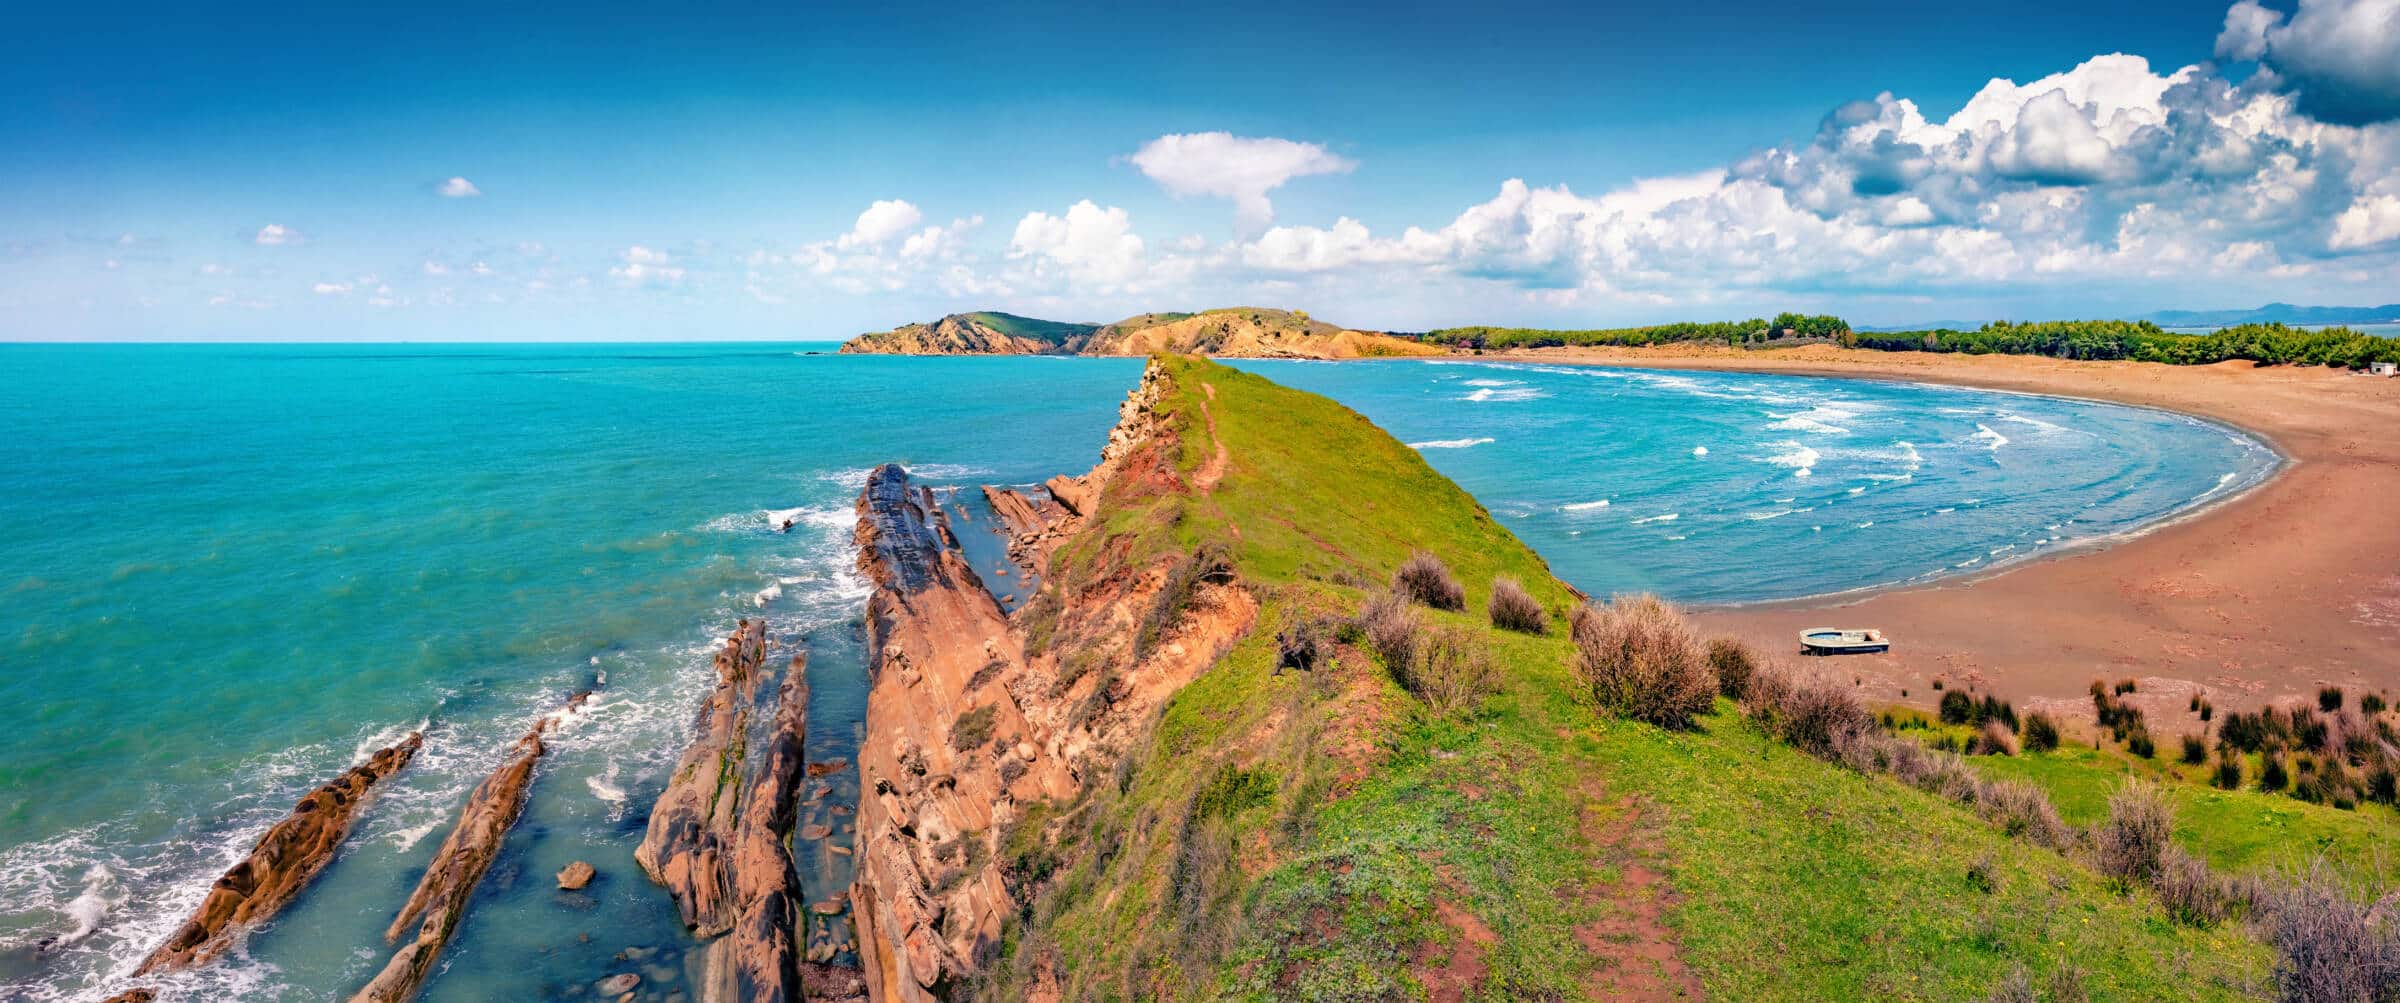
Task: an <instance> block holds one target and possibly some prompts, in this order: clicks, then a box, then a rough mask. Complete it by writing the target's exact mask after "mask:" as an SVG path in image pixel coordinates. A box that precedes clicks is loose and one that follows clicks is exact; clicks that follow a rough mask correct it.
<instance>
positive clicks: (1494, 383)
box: [1466, 380, 1525, 387]
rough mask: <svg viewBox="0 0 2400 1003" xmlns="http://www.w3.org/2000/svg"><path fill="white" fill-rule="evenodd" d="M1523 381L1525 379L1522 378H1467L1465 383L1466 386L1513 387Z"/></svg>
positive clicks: (1520, 384)
mask: <svg viewBox="0 0 2400 1003" xmlns="http://www.w3.org/2000/svg"><path fill="white" fill-rule="evenodd" d="M1524 383H1525V381H1524V380H1468V381H1466V385H1467V386H1470V387H1514V386H1522V385H1523V384H1524Z"/></svg>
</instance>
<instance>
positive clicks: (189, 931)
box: [135, 732, 425, 975]
mask: <svg viewBox="0 0 2400 1003" xmlns="http://www.w3.org/2000/svg"><path fill="white" fill-rule="evenodd" d="M424 745H425V736H423V735H421V734H418V733H416V732H410V733H409V735H408V737H407V738H406V739H403V740H402V741H401V742H400V743H399V744H397V745H394V746H392V747H391V748H388V749H384V750H382V751H380V752H377V753H375V754H374V755H372V756H369V757H367V761H366V762H364V763H360V764H358V765H357V766H353V767H351V768H350V769H349V770H347V771H345V772H344V773H343V774H342V775H341V776H338V777H335V778H333V779H332V780H329V781H326V782H325V785H324V786H322V787H319V788H317V789H316V790H313V791H310V792H308V794H307V796H305V797H302V798H301V799H300V803H299V804H297V805H294V806H293V807H292V813H291V814H289V815H286V816H284V818H283V821H280V822H277V823H275V824H274V826H272V827H270V828H269V829H268V830H267V832H266V834H265V835H263V836H260V837H258V845H256V846H254V847H252V848H251V850H250V855H249V856H247V857H244V858H242V862H241V863H238V864H235V865H233V867H232V869H230V870H227V871H226V872H225V874H224V876H223V877H220V878H218V879H217V883H216V885H215V886H214V887H211V888H210V889H209V890H208V897H207V898H204V899H201V900H200V907H199V908H197V909H194V910H193V911H192V915H191V918H190V919H187V920H184V922H183V925H182V926H181V927H178V928H177V929H176V930H175V932H174V934H173V935H171V936H169V937H168V938H167V939H166V942H165V943H162V944H160V945H158V949H157V950H156V951H153V952H151V954H150V957H149V958H148V959H147V960H145V961H143V962H142V967H140V968H138V969H136V970H135V974H136V975H146V974H149V973H151V972H161V971H172V970H174V969H178V968H184V967H188V966H191V965H205V964H207V963H209V962H210V961H213V960H215V959H216V957H217V956H218V955H219V954H222V953H224V951H225V950H226V949H227V948H230V947H232V946H233V945H234V943H235V941H236V940H238V939H239V937H240V935H241V933H242V932H243V931H244V930H247V929H249V928H250V927H253V926H256V925H257V924H259V923H262V922H264V921H266V920H267V919H269V918H270V917H273V916H274V915H275V913H276V912H278V911H280V910H282V908H283V907H284V906H286V905H290V904H291V901H292V900H293V899H294V898H297V897H299V895H300V891H301V889H303V888H306V887H308V883H309V882H310V881H313V880H315V879H316V877H317V874H318V872H320V871H323V870H324V869H325V865H326V864H327V863H329V862H331V861H332V860H333V855H334V853H335V851H337V850H339V849H340V848H341V845H342V840H343V839H345V838H347V837H348V836H349V835H350V825H351V823H352V822H354V821H356V820H357V818H358V812H359V810H360V808H362V807H363V806H364V805H365V804H366V800H367V796H368V795H369V794H370V793H372V792H373V789H374V787H375V785H376V784H377V783H379V782H381V781H382V780H384V779H385V778H387V777H390V776H391V775H392V774H395V773H398V772H400V770H401V768H402V767H405V766H407V765H408V761H409V760H410V759H412V758H414V757H415V756H416V754H417V750H418V749H420V748H422V747H423V746H424Z"/></svg>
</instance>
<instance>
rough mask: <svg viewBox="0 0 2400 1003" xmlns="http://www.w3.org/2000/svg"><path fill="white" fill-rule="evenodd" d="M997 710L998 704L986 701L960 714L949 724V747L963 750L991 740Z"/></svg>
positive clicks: (998, 710)
mask: <svg viewBox="0 0 2400 1003" xmlns="http://www.w3.org/2000/svg"><path fill="white" fill-rule="evenodd" d="M999 712H1000V705H999V704H991V703H987V704H984V705H982V706H980V707H976V708H974V709H972V710H969V711H967V712H966V713H964V714H960V715H959V716H958V721H957V722H956V723H954V724H952V725H951V726H950V747H951V748H953V749H956V750H958V751H960V752H965V751H967V750H969V749H975V748H980V747H982V746H983V744H984V743H986V742H989V741H991V740H992V725H993V722H994V721H995V720H996V719H997V718H998V717H999Z"/></svg>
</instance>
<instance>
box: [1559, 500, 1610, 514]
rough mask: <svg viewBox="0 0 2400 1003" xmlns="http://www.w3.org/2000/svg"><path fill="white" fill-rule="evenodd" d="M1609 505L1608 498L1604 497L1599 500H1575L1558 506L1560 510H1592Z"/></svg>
mask: <svg viewBox="0 0 2400 1003" xmlns="http://www.w3.org/2000/svg"><path fill="white" fill-rule="evenodd" d="M1607 507H1608V499H1606V498H1602V499H1600V500H1599V501H1587V502H1573V503H1570V504H1566V505H1561V506H1559V507H1558V510H1559V511H1561V512H1590V511H1592V510H1594V509H1603V508H1607Z"/></svg>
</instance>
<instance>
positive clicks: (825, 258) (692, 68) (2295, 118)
mask: <svg viewBox="0 0 2400 1003" xmlns="http://www.w3.org/2000/svg"><path fill="white" fill-rule="evenodd" d="M199 6H201V5H179V6H174V7H163V6H162V7H157V8H154V9H140V8H139V6H138V5H136V6H134V7H111V8H108V9H106V10H105V11H100V10H98V9H92V10H89V11H87V10H84V9H79V8H77V7H75V6H73V5H53V6H52V7H49V8H47V9H43V10H35V11H21V12H18V13H15V14H12V16H11V22H12V23H11V28H10V30H9V31H7V32H5V33H0V93H6V94H8V95H10V96H11V97H10V99H9V100H7V101H5V102H0V193H4V196H0V339H6V340H44V341H50V340H67V341H76V340H133V341H177V340H240V341H290V340H308V341H346V340H371V341H398V340H421V341H429V340H492V341H520V340H670V339H674V340H687V339H688V340H742V339H775V340H813V339H831V338H841V337H846V336H849V335H851V334H855V333H858V332H860V331H865V330H871V329H880V328H888V327H892V326H894V325H897V324H901V323H906V322H910V321H919V320H928V319H931V318H934V317H937V316H940V315H942V314H945V313H949V312H954V311H959V310H968V309H999V310H1006V311H1010V312H1015V313H1022V314H1028V315H1033V316H1040V317H1047V318H1053V319H1062V320H1081V321H1106V320H1112V319H1116V318H1118V317H1122V316H1127V315H1131V314H1134V313H1138V312H1143V311H1150V310H1173V309H1200V308H1207V307H1215V306H1231V305H1261V306H1282V307H1291V308H1298V309H1305V310H1308V311H1310V312H1311V313H1312V314H1313V315H1315V316H1317V317H1320V318H1323V319H1327V320H1333V321H1335V322H1337V323H1342V324H1346V325H1350V326H1355V327H1366V328H1379V329H1390V330H1424V329H1428V328H1433V327H1439V326H1446V325H1457V324H1502V325H1538V326H1554V327H1555V326H1576V327H1593V326H1617V325H1625V324H1637V323H1653V322H1661V321H1668V320H1679V319H1725V318H1738V317H1743V316H1755V315H1763V314H1768V313H1773V312H1778V311H1781V310H1787V309H1791V310H1804V311H1809V312H1834V313H1839V314H1841V315H1843V316H1845V317H1847V318H1849V319H1851V320H1852V321H1853V323H1857V324H1861V325H1869V324H1902V323H1915V322H1924V321H1934V320H1943V321H1958V320H1968V321H1980V320H1985V319H1992V318H2011V319H2044V318H2059V317H2100V316H2129V315H2134V314H2140V313H2147V312H2149V311H2152V310H2158V309H2167V308H2186V309H2198V308H2224V307H2247V306H2256V305H2258V304H2261V303H2265V302H2269V301H2285V302H2296V303H2325V304H2365V303H2388V302H2393V301H2395V300H2400V0H2305V2H2298V3H2296V4H2293V3H2290V2H2285V3H2283V4H2282V5H2277V4H2274V3H2269V4H2266V5H2264V6H2262V5H2261V4H2259V3H2257V2H2253V0H2241V2H2238V3H2232V4H2228V3H2226V2H2224V0H2215V2H2196V3H2185V2H2159V0H2150V2H2122V0H2074V2H2054V0H2037V2H2032V3H2019V4H2008V5H1928V4H1923V3H1919V2H1906V3H1902V2H1886V0H1850V2H1843V3H1837V4H1827V5H1822V9H1818V10H1809V11H1800V10H1794V9H1792V6H1793V5H1790V4H1785V3H1752V2H1734V3H1712V4H1643V5H1626V4H1573V5H1551V4H1506V3H1503V4H1491V3H1479V4H1473V5H1469V4H1449V5H1431V4H1424V5H1411V4H1406V3H1398V4H1395V3H1379V4H1371V5H1369V4H1356V5H1309V4H1296V3H1290V2H1280V3H1253V4H1238V5H1196V4H1194V5H1182V6H1178V7H1176V8H1175V9H1172V10H1147V11H1135V10H1124V9H1115V8H1113V7H1109V6H1091V7H1075V6H1066V5H1042V4H1035V5H1007V4H978V5H962V6H961V7H958V8H947V7H940V6H932V5H915V4H889V5H857V4H845V5H840V6H827V7H808V6H796V5H777V6H768V5H725V6H701V5H692V6H690V7H688V8H684V9H677V10H673V11H669V10H667V9H666V5H657V4H642V5H626V6H618V7H583V8H573V7H570V6H568V5H546V6H539V7H537V6H522V7H494V6H491V5H478V6H475V7H457V8H446V7H442V6H439V5H433V4H423V3H420V4H414V5H408V6H406V7H405V8H393V9H387V10H382V11H363V10H361V11H347V10H333V9H326V8H328V7H332V6H338V5H311V6H293V7H281V8H279V7H274V6H256V7H246V8H244V9H241V10H238V11H222V10H220V11H210V10H202V9H197V8H198V7H199ZM868 6H873V7H875V8H876V9H873V10H861V9H857V8H860V7H868Z"/></svg>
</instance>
